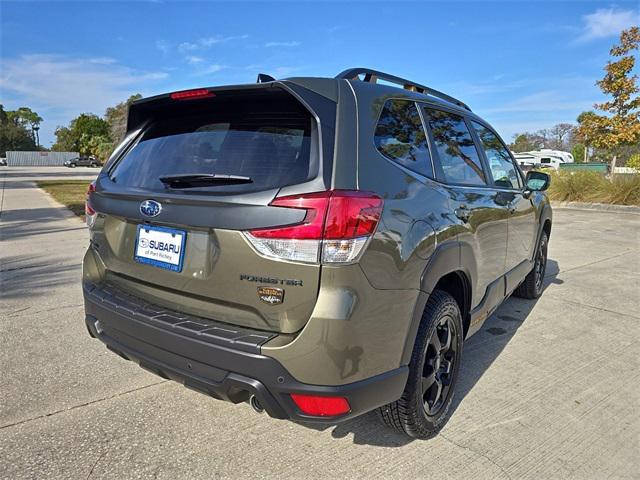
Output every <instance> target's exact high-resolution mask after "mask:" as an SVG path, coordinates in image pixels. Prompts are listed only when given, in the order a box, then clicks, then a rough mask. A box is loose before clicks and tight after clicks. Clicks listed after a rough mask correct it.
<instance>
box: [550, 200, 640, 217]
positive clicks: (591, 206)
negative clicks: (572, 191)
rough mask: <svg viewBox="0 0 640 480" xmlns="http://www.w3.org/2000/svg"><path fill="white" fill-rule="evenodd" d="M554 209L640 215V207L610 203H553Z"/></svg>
mask: <svg viewBox="0 0 640 480" xmlns="http://www.w3.org/2000/svg"><path fill="white" fill-rule="evenodd" d="M551 206H552V207H553V208H566V209H571V210H591V211H597V212H610V213H632V214H635V215H640V207H639V206H636V205H612V204H608V203H587V202H551Z"/></svg>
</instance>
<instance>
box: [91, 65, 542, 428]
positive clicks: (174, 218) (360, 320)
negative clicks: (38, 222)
mask: <svg viewBox="0 0 640 480" xmlns="http://www.w3.org/2000/svg"><path fill="white" fill-rule="evenodd" d="M380 80H382V81H384V82H380ZM127 130H128V131H127V136H126V138H125V140H124V142H123V143H122V144H121V145H120V146H119V147H118V148H117V149H116V151H115V152H114V154H113V155H112V157H111V159H110V160H109V161H108V162H107V164H106V165H105V166H104V168H103V169H102V171H101V173H100V175H99V176H98V178H97V179H96V181H95V182H94V183H93V184H92V185H91V187H90V189H89V193H88V197H87V205H86V211H87V221H88V223H89V226H90V236H91V240H90V245H89V248H88V250H87V253H86V256H85V258H84V273H83V289H84V299H85V310H86V325H87V327H88V329H89V333H90V334H91V336H93V337H96V338H98V339H100V340H101V341H102V342H104V343H105V344H106V345H107V347H108V348H109V349H110V350H112V351H114V352H115V353H117V354H119V355H120V356H122V357H124V358H125V359H129V360H134V361H135V362H137V363H139V364H140V366H142V367H144V368H146V369H148V370H150V371H152V372H154V373H156V374H158V375H160V376H161V377H164V378H170V379H173V380H176V381H178V382H181V383H183V384H184V385H185V386H188V387H190V388H193V389H196V390H198V391H201V392H203V393H205V394H207V395H209V396H212V397H214V398H218V399H223V400H227V401H231V402H233V403H240V402H248V403H250V404H251V406H252V407H253V408H254V409H255V410H257V411H259V412H260V411H266V412H267V413H268V414H269V415H271V416H272V417H275V418H282V419H291V420H295V421H303V422H325V423H335V422H339V421H342V420H345V419H348V418H351V417H354V416H356V415H361V414H363V413H365V412H368V411H371V410H374V409H378V411H379V413H380V417H381V418H382V420H383V421H384V422H385V423H386V424H388V425H390V426H392V427H394V428H396V429H398V430H399V431H401V432H404V433H406V434H407V435H409V436H411V437H416V438H427V437H430V436H432V435H434V434H435V433H437V432H438V430H439V429H440V428H441V427H442V425H443V424H444V423H445V421H446V419H447V418H448V415H449V413H450V407H451V403H452V398H453V395H454V389H455V385H456V379H457V377H458V372H459V369H460V362H461V360H462V352H463V343H464V340H465V339H466V338H468V337H469V336H470V335H472V334H473V333H475V332H477V331H478V330H479V329H480V327H481V326H482V324H483V322H484V321H485V320H486V318H487V317H488V316H489V315H490V314H491V313H492V312H493V311H494V310H495V309H496V308H497V307H498V306H499V305H500V304H501V302H503V301H504V300H505V299H506V298H507V297H509V295H511V294H512V293H514V292H515V294H517V295H518V296H522V297H525V298H536V297H538V296H539V295H540V294H541V292H542V288H543V280H544V274H545V265H546V259H547V243H548V241H549V235H550V232H551V220H552V219H551V208H550V205H549V201H548V200H547V197H546V195H545V194H544V193H543V192H544V190H546V188H547V187H548V185H549V177H548V176H547V175H546V174H544V173H539V172H529V173H528V174H527V176H526V177H525V176H524V175H523V174H522V172H521V171H520V169H519V167H518V165H517V164H516V162H515V161H514V159H513V157H512V155H511V153H510V152H509V150H508V149H507V147H506V146H505V144H504V142H503V141H502V140H501V139H500V137H499V136H498V134H497V133H496V132H495V131H494V130H493V129H492V128H491V126H490V125H489V124H487V123H486V122H485V121H484V120H482V119H481V118H480V117H478V116H476V115H475V114H474V113H472V112H471V110H470V109H469V107H467V106H466V105H465V104H464V103H462V102H461V101H459V100H457V99H455V98H452V97H450V96H448V95H446V94H444V93H441V92H439V91H437V90H434V89H432V88H429V87H426V86H424V85H420V84H417V83H415V82H412V81H409V80H406V79H402V78H399V77H395V76H393V75H389V74H385V73H382V72H377V71H374V70H369V69H364V68H355V69H351V70H347V71H345V72H343V73H341V74H339V75H338V76H337V77H335V78H311V77H304V78H303V77H300V78H288V79H284V80H275V79H273V78H271V77H269V76H266V75H260V76H259V78H258V82H257V83H255V84H248V85H234V86H225V87H212V88H201V89H195V90H187V91H180V92H174V93H170V94H166V95H158V96H155V97H151V98H146V99H143V100H139V101H137V102H135V103H134V104H133V105H132V106H131V108H130V111H129V117H128V125H127Z"/></svg>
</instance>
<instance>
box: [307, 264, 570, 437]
mask: <svg viewBox="0 0 640 480" xmlns="http://www.w3.org/2000/svg"><path fill="white" fill-rule="evenodd" d="M558 273H559V266H558V263H557V262H556V261H555V260H552V259H549V260H548V261H547V273H546V275H545V285H544V288H545V289H546V288H547V287H548V286H549V285H550V284H552V283H555V284H557V283H562V280H559V279H558V278H557V275H558ZM543 295H544V293H543ZM537 301H538V300H537V299H536V300H526V299H522V298H516V297H513V296H512V297H511V298H509V299H508V300H506V301H505V302H504V303H503V304H502V305H501V306H500V307H499V308H498V310H496V311H495V312H494V313H493V315H491V316H490V317H489V318H488V319H487V321H486V322H485V323H484V325H483V326H482V329H481V330H480V331H479V332H477V333H476V334H475V335H473V336H472V337H471V338H469V340H467V341H466V342H465V344H464V354H463V357H462V358H463V359H462V364H461V366H460V376H459V377H458V383H457V385H456V391H455V396H454V398H453V402H452V404H451V410H450V411H451V414H450V415H451V416H453V415H455V411H456V409H457V408H458V407H459V406H460V404H461V403H462V401H463V400H464V398H465V397H466V396H467V394H469V392H470V391H471V390H472V389H473V387H474V386H475V385H476V383H478V381H479V380H480V379H481V378H482V376H483V375H484V373H485V372H486V371H487V370H488V369H489V368H490V367H491V365H492V364H493V362H494V361H495V360H496V358H498V356H499V355H500V353H501V352H502V351H503V350H504V348H505V347H506V345H507V344H508V343H509V341H510V340H511V339H512V338H513V336H514V335H515V334H516V332H517V331H518V329H519V328H520V326H521V325H522V324H523V323H524V322H525V321H526V319H527V317H528V316H529V314H530V313H531V311H532V310H533V308H534V306H535V304H536V303H537ZM301 425H303V426H305V427H308V428H313V429H315V430H326V429H328V428H330V429H332V430H331V435H332V437H333V438H344V437H347V436H348V435H349V434H353V443H355V444H358V445H370V446H376V447H401V446H403V445H407V444H408V443H411V442H413V441H414V440H413V439H410V438H407V437H405V436H404V435H402V434H399V433H397V432H395V431H394V430H392V429H390V428H388V427H386V426H384V425H383V424H382V423H381V420H380V419H378V414H377V412H375V411H374V412H369V413H367V414H366V415H362V416H360V417H357V418H354V419H351V420H347V421H345V422H343V423H339V424H336V425H329V426H327V425H313V424H301ZM445 428H446V427H445Z"/></svg>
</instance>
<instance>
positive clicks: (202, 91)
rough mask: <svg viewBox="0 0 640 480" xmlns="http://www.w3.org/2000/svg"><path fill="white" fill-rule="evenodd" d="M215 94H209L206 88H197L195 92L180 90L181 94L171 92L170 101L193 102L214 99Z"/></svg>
mask: <svg viewBox="0 0 640 480" xmlns="http://www.w3.org/2000/svg"><path fill="white" fill-rule="evenodd" d="M215 96H216V94H215V93H213V92H210V91H209V90H207V89H206V88H198V89H195V90H182V91H181V92H173V93H172V94H171V99H172V100H195V99H196V98H205V97H215Z"/></svg>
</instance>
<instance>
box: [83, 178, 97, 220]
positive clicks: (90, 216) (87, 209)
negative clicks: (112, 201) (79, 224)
mask: <svg viewBox="0 0 640 480" xmlns="http://www.w3.org/2000/svg"><path fill="white" fill-rule="evenodd" d="M95 191H96V182H95V181H93V182H91V183H90V184H89V188H87V196H86V198H85V201H84V215H85V220H86V221H87V225H89V227H91V226H93V223H94V221H95V219H96V211H95V210H94V209H93V207H92V206H91V199H90V198H89V197H90V195H91V194H92V193H93V192H95Z"/></svg>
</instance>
